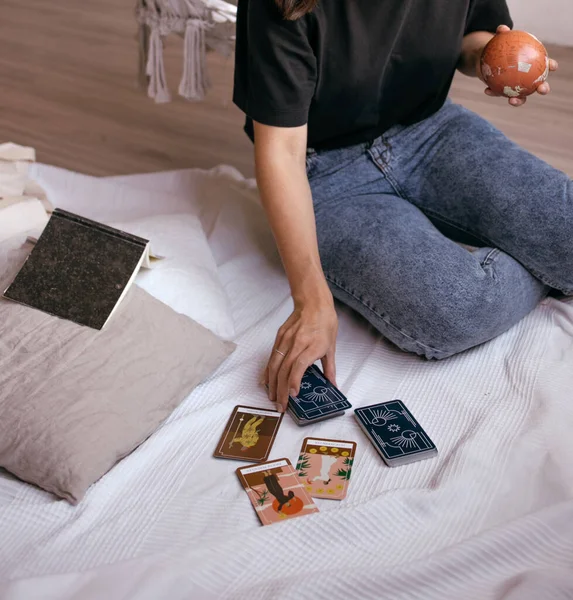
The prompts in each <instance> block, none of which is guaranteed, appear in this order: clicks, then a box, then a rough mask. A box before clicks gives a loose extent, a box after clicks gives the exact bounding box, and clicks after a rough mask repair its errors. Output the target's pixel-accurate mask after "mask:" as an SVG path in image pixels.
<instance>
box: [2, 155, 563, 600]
mask: <svg viewBox="0 0 573 600" xmlns="http://www.w3.org/2000/svg"><path fill="white" fill-rule="evenodd" d="M32 174H33V176H34V177H35V179H36V180H37V181H38V182H39V183H40V184H41V185H42V186H43V187H44V189H46V190H47V191H48V194H49V197H50V198H51V200H52V202H53V203H54V204H55V205H57V206H58V205H59V206H62V207H63V208H68V209H71V210H77V211H78V212H80V211H84V210H88V209H89V210H92V212H93V214H92V216H95V217H98V218H102V219H107V220H109V221H121V220H124V219H126V218H128V217H134V216H141V217H145V216H148V215H150V214H160V213H171V214H180V213H185V212H189V213H194V214H200V216H201V220H202V223H203V226H204V228H205V232H206V235H207V238H208V241H209V245H210V248H211V251H212V252H213V256H214V257H215V260H216V263H217V265H218V273H219V277H220V280H221V282H222V285H223V287H224V289H225V291H226V293H227V295H228V298H229V301H230V305H231V311H232V316H233V320H234V324H235V334H234V340H235V341H236V342H237V344H238V349H237V351H236V352H235V353H234V354H233V355H232V356H231V358H230V359H229V360H228V361H227V362H226V363H225V364H223V365H222V367H221V368H220V369H219V370H218V371H217V372H216V373H215V374H214V375H213V376H212V377H211V378H210V379H209V380H208V381H207V382H205V383H204V384H203V385H201V386H200V387H199V388H197V389H196V390H195V391H194V392H193V393H192V394H191V396H190V397H189V398H187V399H186V400H185V401H184V402H183V404H182V405H181V406H180V407H179V408H178V409H177V410H176V411H175V413H174V414H173V415H172V416H171V417H170V418H169V419H168V421H167V422H165V423H164V424H163V426H162V427H161V428H160V429H159V430H158V431H157V432H156V433H155V434H154V435H153V436H152V437H151V438H150V439H149V440H148V441H146V442H145V443H144V444H143V445H142V446H141V447H139V448H138V449H137V450H136V451H135V452H134V453H133V454H131V455H130V456H128V457H127V458H125V459H124V460H122V461H121V462H120V463H119V464H118V465H117V466H116V467H115V468H114V469H113V470H112V471H111V472H110V473H108V474H107V475H106V476H105V477H104V478H103V479H102V480H100V481H99V482H98V483H97V484H96V485H94V486H93V487H92V488H91V489H90V491H89V492H88V494H87V496H86V498H85V499H84V501H83V502H82V503H81V504H80V505H79V506H77V507H72V506H70V505H69V504H67V503H66V502H65V501H57V500H55V499H54V498H53V497H52V496H50V495H49V494H47V493H44V492H42V491H40V490H37V489H35V488H34V487H33V486H29V485H26V484H23V483H21V482H19V481H17V480H15V479H14V478H12V477H10V476H9V475H8V474H7V473H5V472H0V599H1V600H40V599H41V600H72V599H74V600H76V599H77V600H80V599H81V600H92V599H94V600H95V599H99V598H106V600H128V599H130V600H131V599H136V600H156V599H157V598H168V599H169V600H179V599H181V600H183V599H185V600H187V599H191V598H192V599H201V600H202V599H211V598H213V599H214V598H225V599H241V598H249V600H256V599H263V598H264V599H266V598H271V597H272V598H313V599H329V600H331V599H332V598H341V599H342V598H361V599H367V598H376V599H379V598H389V599H392V600H403V599H404V600H405V599H408V600H409V599H424V600H427V599H434V598H436V599H438V598H439V599H449V598H452V599H454V598H455V599H457V600H459V599H465V598H467V599H477V598H479V599H502V598H504V599H519V600H523V599H529V598H531V599H535V600H540V599H550V598H551V599H552V600H555V599H559V598H563V599H566V598H567V599H570V598H573V441H572V440H573V438H572V436H571V432H572V431H573V397H572V391H573V302H570V301H558V300H556V299H548V300H546V301H545V302H543V303H542V304H541V305H540V306H539V307H538V309H537V310H536V311H535V312H534V313H533V314H531V315H530V316H529V317H527V318H526V319H525V320H524V321H523V322H521V323H520V324H519V325H517V326H516V327H514V328H513V329H512V330H511V331H509V332H508V333H506V334H505V335H503V336H501V337H500V338H498V339H497V340H495V341H493V342H491V343H489V344H487V345H485V346H483V347H481V348H477V349H475V350H472V351H470V352H467V353H465V354H464V355H462V356H458V357H454V358H452V359H449V360H447V361H443V362H428V361H425V360H422V359H420V358H417V357H414V356H409V355H406V354H403V353H401V352H399V351H398V350H396V349H395V348H393V347H392V346H391V345H389V344H388V343H386V342H385V341H384V340H383V339H381V338H380V336H379V335H377V334H376V332H375V331H373V330H372V329H371V328H369V327H368V326H367V324H365V322H363V321H362V320H360V319H359V318H358V317H356V316H354V315H353V314H352V313H350V312H349V311H348V310H346V309H345V308H343V307H339V314H340V336H339V344H338V353H337V365H338V381H339V385H340V387H341V389H342V391H343V392H344V393H345V394H346V395H347V396H348V397H349V399H350V401H351V402H352V403H353V405H354V406H355V407H357V406H362V405H367V404H372V403H375V402H382V401H387V400H392V399H394V398H400V399H402V400H403V401H404V402H405V403H406V404H407V406H408V407H409V408H410V409H411V410H412V412H413V413H414V414H415V415H416V417H417V418H418V419H419V420H420V422H421V423H422V425H423V426H424V428H425V429H426V430H427V431H428V433H429V434H430V435H431V437H432V438H433V439H434V441H435V442H436V445H437V446H438V448H439V457H438V458H437V459H433V460H427V461H423V462H419V463H416V464H412V465H409V466H403V467H399V468H395V469H390V468H387V467H386V466H385V465H384V463H383V462H382V461H381V459H380V458H379V456H378V455H377V454H376V453H375V451H374V449H373V448H372V447H371V446H370V444H369V443H368V441H367V440H366V438H365V437H364V436H363V434H362V433H361V431H360V430H359V428H358V425H357V424H356V423H355V421H354V419H353V418H352V416H351V414H347V415H345V416H344V417H342V418H338V419H334V420H332V421H327V422H324V423H320V424H317V425H315V426H314V427H313V428H312V435H313V436H325V437H329V438H335V439H336V438H341V439H354V440H356V441H357V442H358V451H357V458H356V462H355V469H354V473H353V480H352V482H351V485H350V489H349V495H348V497H347V499H346V500H345V501H343V502H341V503H336V502H333V501H328V500H323V501H317V502H318V503H319V508H320V513H319V514H317V515H313V516H308V517H305V518H304V519H295V520H293V521H289V522H286V523H281V524H277V525H274V526H271V527H264V528H263V527H260V526H259V523H258V519H257V516H256V514H255V512H254V511H253V509H252V507H251V505H250V503H249V500H248V498H247V496H246V494H245V493H244V491H243V489H242V488H241V486H240V484H239V482H238V479H237V477H236V476H235V473H234V471H235V469H236V467H237V466H238V463H236V462H234V461H224V460H216V459H214V458H212V453H213V450H214V448H215V445H216V443H217V441H218V438H219V436H220V434H221V431H222V429H223V427H224V424H225V420H226V418H227V417H228V415H229V414H230V412H231V410H232V408H233V406H235V405H236V404H247V405H251V406H259V407H265V406H268V402H267V400H266V397H265V394H264V393H263V390H262V389H261V387H260V386H259V384H258V381H259V376H260V372H261V369H262V367H263V365H264V363H265V359H266V357H267V356H268V354H269V351H270V349H271V346H272V341H273V338H274V334H275V332H276V330H277V328H278V327H279V326H280V324H281V323H282V322H283V321H284V319H285V318H286V317H287V316H288V315H289V313H290V310H291V307H292V304H291V300H290V297H289V292H288V285H287V281H286V278H285V276H284V273H283V271H282V269H281V266H280V261H279V260H278V257H277V254H276V251H275V249H274V247H273V242H272V237H271V235H270V232H269V231H268V228H267V226H266V224H265V219H264V215H263V213H262V209H261V208H260V206H259V204H258V201H257V196H256V190H255V188H254V184H253V182H252V181H248V180H245V179H243V178H242V177H241V175H240V174H239V173H237V172H236V171H235V170H234V169H232V168H229V167H219V168H217V169H214V170H212V171H200V170H186V171H177V172H169V173H158V174H149V175H135V176H127V177H118V178H117V177H116V178H110V179H106V180H105V181H104V182H103V183H102V180H99V179H94V178H90V177H86V176H83V175H79V174H75V173H70V172H66V171H63V170H60V169H56V168H53V167H49V166H44V165H36V166H35V167H34V168H33V173H32ZM103 184H105V186H106V187H105V189H107V190H108V192H109V194H108V201H107V202H103V203H102V204H101V206H99V205H96V206H94V205H93V203H92V204H91V205H87V204H86V202H87V201H86V198H89V197H90V189H92V188H94V187H95V188H97V189H102V188H101V186H102V185H103ZM98 186H99V187H98ZM158 196H159V197H160V198H161V201H160V202H157V197H158ZM109 197H111V198H112V200H113V201H109ZM154 199H155V201H154ZM0 418H1V416H0ZM309 433H310V430H308V429H303V428H299V427H297V426H296V425H295V424H294V422H293V421H292V420H291V419H290V418H288V417H287V418H285V421H284V423H283V426H282V428H281V430H280V432H279V435H278V437H277V440H276V443H275V446H274V448H273V451H272V454H271V457H272V458H281V457H288V458H290V460H291V461H294V460H296V458H297V453H298V450H299V448H300V445H301V442H302V440H303V438H304V437H306V436H307V435H309Z"/></svg>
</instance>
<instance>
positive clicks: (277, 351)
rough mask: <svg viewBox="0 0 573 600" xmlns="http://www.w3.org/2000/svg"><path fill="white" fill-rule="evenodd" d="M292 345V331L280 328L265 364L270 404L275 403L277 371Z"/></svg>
mask: <svg viewBox="0 0 573 600" xmlns="http://www.w3.org/2000/svg"><path fill="white" fill-rule="evenodd" d="M292 343H293V332H292V330H291V329H289V328H282V327H281V329H280V330H279V333H278V334H277V338H276V341H275V345H274V346H273V351H272V352H271V355H270V357H269V362H268V364H267V374H268V381H267V386H268V392H269V400H270V401H271V402H276V401H277V381H278V375H279V371H280V368H281V365H282V364H283V362H284V360H285V359H287V357H288V356H289V354H290V350H291V346H292Z"/></svg>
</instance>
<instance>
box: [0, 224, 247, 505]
mask: <svg viewBox="0 0 573 600" xmlns="http://www.w3.org/2000/svg"><path fill="white" fill-rule="evenodd" d="M24 240H25V236H24V237H16V238H12V239H11V240H10V241H9V242H4V243H3V244H0V286H3V287H4V288H5V287H6V286H7V285H8V283H9V282H10V281H11V280H12V278H13V276H14V275H15V274H16V272H17V271H18V269H19V268H20V266H21V265H22V264H23V262H24V260H25V258H26V256H27V254H28V252H29V250H30V248H29V247H27V246H23V245H22V242H24ZM234 348H235V346H234V344H233V343H231V342H225V341H222V340H220V339H219V338H217V337H216V336H215V335H214V334H213V333H212V332H210V331H209V330H207V329H206V328H204V327H202V326H201V325H199V324H198V323H196V322H194V321H192V320H191V319H189V318H188V317H186V316H184V315H181V314H178V313H176V312H175V311H174V310H172V309H171V308H169V307H168V306H166V305H165V304H163V303H162V302H160V301H159V300H157V299H155V298H153V297H152V296H150V295H149V294H148V293H147V292H145V291H144V290H142V289H140V288H138V287H137V286H133V288H132V289H131V290H130V292H129V293H128V295H127V296H126V298H125V299H124V301H123V302H122V304H121V305H120V307H119V309H118V312H117V313H116V314H115V315H114V317H113V319H112V320H111V321H110V322H109V323H108V325H107V326H106V327H105V328H104V329H103V330H101V331H96V330H93V329H90V328H87V327H82V326H80V325H77V324H75V323H72V322H70V321H65V320H61V319H58V318H57V317H53V316H50V315H47V314H44V313H42V312H40V311H37V310H34V309H31V308H28V307H26V306H21V305H19V304H16V303H13V302H10V301H8V300H5V299H3V298H0V467H3V468H5V469H6V470H8V471H9V472H11V473H12V474H13V475H16V476H17V477H19V478H20V479H22V480H24V481H27V482H30V483H33V484H35V485H37V486H39V487H41V488H43V489H44V490H47V491H49V492H52V493H54V494H56V495H57V496H59V497H61V498H65V499H67V500H69V501H70V502H72V503H73V504H76V503H77V502H79V501H80V500H81V499H82V498H83V496H84V494H85V492H86V490H87V489H88V488H89V487H90V485H92V484H93V483H94V482H96V481H97V480H98V479H99V478H100V477H102V476H103V475H104V474H105V473H106V472H107V471H109V470H110V469H111V468H112V467H113V466H114V464H116V463H117V462H118V461H119V460H121V458H123V457H124V456H126V455H128V454H129V453H131V452H132V451H133V450H134V449H135V448H136V447H137V446H139V445H140V444H141V443H142V442H144V441H145V440H146V439H147V438H148V437H149V436H151V435H152V434H153V432H154V431H155V430H156V429H157V428H158V427H159V426H160V425H161V423H162V422H163V421H164V420H165V419H166V418H167V417H168V416H169V415H170V414H171V412H172V411H173V410H174V409H175V408H176V407H177V406H178V405H179V404H180V403H181V402H182V401H183V400H184V399H185V398H186V397H187V396H188V395H189V394H190V393H191V392H192V390H193V389H194V388H195V387H196V386H197V385H198V384H199V383H201V382H202V381H203V380H205V379H206V378H207V377H209V376H210V375H211V374H212V373H213V372H214V371H215V370H216V369H217V368H218V367H219V365H220V364H221V363H222V362H223V361H224V360H225V359H226V358H227V357H228V356H229V355H230V354H231V353H232V352H233V350H234Z"/></svg>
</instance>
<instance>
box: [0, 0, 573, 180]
mask: <svg viewBox="0 0 573 600" xmlns="http://www.w3.org/2000/svg"><path fill="white" fill-rule="evenodd" d="M133 4H134V2H133V0H97V1H95V2H94V1H92V2H86V1H85V0H58V1H57V2H55V1H48V0H26V1H25V2H23V1H22V0H0V141H8V140H10V141H14V142H18V143H20V144H26V145H31V146H34V147H35V148H37V150H38V160H40V161H42V162H47V163H51V164H54V165H57V166H61V167H66V168H69V169H73V170H76V171H81V172H85V173H89V174H92V175H108V174H119V173H135V172H145V171H158V170H165V169H176V168H184V167H211V166H214V165H216V164H219V163H229V164H232V165H235V166H236V167H238V168H239V169H240V170H241V171H243V172H244V173H245V174H247V175H250V174H252V164H253V159H252V149H251V145H250V142H249V141H248V140H247V139H246V136H245V135H244V134H243V132H242V121H243V119H242V116H241V114H240V113H239V111H238V110H237V109H236V108H235V107H234V106H233V105H232V104H231V84H232V71H233V65H232V59H229V60H227V61H225V60H223V59H221V58H218V57H215V56H211V57H210V58H209V63H210V67H211V76H212V79H213V81H214V87H213V89H212V90H211V92H210V95H209V98H208V100H207V101H206V102H204V103H199V104H197V103H188V102H185V101H183V100H181V99H179V98H176V100H175V101H174V102H173V103H172V104H168V105H156V104H154V103H153V102H152V101H150V100H149V99H148V98H147V97H146V95H145V94H144V93H142V92H141V91H140V90H138V89H137V87H136V84H135V81H136V65H137V44H136V41H135V33H136V27H135V24H134V19H133ZM180 52H181V43H180V40H178V39H174V40H173V41H170V42H169V43H168V48H167V74H168V81H169V84H170V87H171V89H172V90H173V91H175V90H176V88H177V85H178V82H179V77H180V74H181V58H180ZM551 52H552V55H553V56H554V58H556V59H558V60H559V61H560V63H561V69H560V72H559V73H558V74H557V75H554V76H553V77H552V79H551V83H552V86H553V88H554V93H553V94H552V95H551V97H550V98H546V99H543V98H534V99H533V100H532V101H530V102H529V103H528V105H527V106H526V107H524V108H520V109H512V108H510V107H509V106H507V105H506V104H505V103H504V102H503V101H502V100H499V101H496V100H492V99H489V98H487V97H486V96H484V95H483V93H482V86H481V85H480V84H479V82H477V81H474V80H470V79H467V78H464V77H462V76H460V77H459V78H457V80H456V83H455V85H454V90H453V93H452V95H453V97H454V99H456V100H458V101H460V102H462V103H463V104H465V105H466V106H468V107H469V108H471V109H473V110H475V111H477V112H479V113H481V114H482V115H484V116H485V117H486V118H488V119H490V120H491V121H492V122H493V123H495V124H496V125H497V126H499V127H501V128H502V129H503V130H504V131H505V132H507V134H508V135H510V136H511V137H512V138H514V139H515V140H517V141H518V142H519V143H521V144H523V145H524V146H526V147H527V148H529V149H530V150H532V151H533V152H535V153H537V154H538V155H539V156H541V157H542V158H544V159H546V160H548V161H549V162H550V163H552V164H553V165H555V166H557V167H558V168H561V169H562V170H564V171H566V172H568V173H569V174H570V175H572V176H573V48H572V49H562V48H551Z"/></svg>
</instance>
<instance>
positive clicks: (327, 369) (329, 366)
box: [321, 348, 338, 387]
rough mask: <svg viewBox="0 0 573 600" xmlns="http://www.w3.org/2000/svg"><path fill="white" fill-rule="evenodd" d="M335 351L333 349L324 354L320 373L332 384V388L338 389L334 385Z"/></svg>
mask: <svg viewBox="0 0 573 600" xmlns="http://www.w3.org/2000/svg"><path fill="white" fill-rule="evenodd" d="M335 354H336V351H335V349H334V348H332V349H331V350H329V351H328V352H327V353H326V356H325V357H324V358H323V359H322V360H321V362H322V372H323V373H324V376H325V377H326V378H327V379H328V381H330V383H332V385H333V386H334V387H338V385H337V384H336V363H335Z"/></svg>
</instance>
